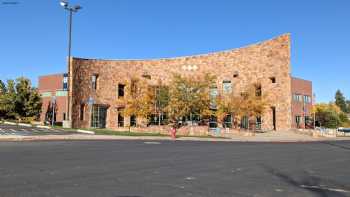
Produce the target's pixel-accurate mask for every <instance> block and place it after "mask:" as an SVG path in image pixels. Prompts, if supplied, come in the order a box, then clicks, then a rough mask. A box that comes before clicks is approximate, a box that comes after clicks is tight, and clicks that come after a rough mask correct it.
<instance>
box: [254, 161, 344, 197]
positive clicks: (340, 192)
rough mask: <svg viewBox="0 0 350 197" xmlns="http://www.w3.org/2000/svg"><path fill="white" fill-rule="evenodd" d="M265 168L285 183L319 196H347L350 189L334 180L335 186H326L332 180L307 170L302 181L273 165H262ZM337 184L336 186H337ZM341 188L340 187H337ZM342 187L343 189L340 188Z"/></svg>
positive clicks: (333, 184)
mask: <svg viewBox="0 0 350 197" xmlns="http://www.w3.org/2000/svg"><path fill="white" fill-rule="evenodd" d="M261 166H262V168H263V169H265V170H266V171H267V172H268V173H270V174H272V175H273V176H276V177H278V178H279V179H280V180H282V181H284V182H285V183H288V184H290V185H292V186H294V187H296V188H299V189H304V190H307V191H310V192H312V193H314V194H316V195H317V196H320V197H327V196H336V197H346V196H348V195H347V193H348V191H346V190H344V188H345V186H344V185H341V184H338V183H335V182H332V183H331V184H332V186H333V187H328V186H325V184H324V183H325V182H328V183H330V180H329V179H327V180H324V179H321V178H319V177H315V176H311V175H308V173H307V172H304V173H303V174H304V178H303V179H302V180H300V181H298V180H295V179H293V178H292V177H291V176H289V175H287V174H285V173H282V172H281V171H279V170H276V169H274V168H272V167H269V166H266V165H261ZM335 186H336V188H335ZM337 188H339V189H337ZM340 188H341V189H340Z"/></svg>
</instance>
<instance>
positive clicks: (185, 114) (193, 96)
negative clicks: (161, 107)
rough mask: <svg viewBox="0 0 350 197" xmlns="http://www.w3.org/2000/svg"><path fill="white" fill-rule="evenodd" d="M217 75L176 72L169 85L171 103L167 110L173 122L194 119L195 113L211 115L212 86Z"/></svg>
mask: <svg viewBox="0 0 350 197" xmlns="http://www.w3.org/2000/svg"><path fill="white" fill-rule="evenodd" d="M214 82H215V76H212V75H210V74H204V75H199V76H190V77H186V76H181V75H179V74H174V75H173V78H172V80H171V85H170V86H169V103H168V105H167V107H166V112H167V114H168V116H169V118H170V121H171V122H172V123H175V124H177V123H178V122H179V121H180V120H182V119H185V120H192V117H193V115H199V116H201V117H203V116H209V115H210V114H212V111H211V109H210V96H209V89H210V86H211V85H212V84H213V83H214Z"/></svg>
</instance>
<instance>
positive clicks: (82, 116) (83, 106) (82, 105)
mask: <svg viewBox="0 0 350 197" xmlns="http://www.w3.org/2000/svg"><path fill="white" fill-rule="evenodd" d="M84 108H85V105H84V104H80V120H84Z"/></svg>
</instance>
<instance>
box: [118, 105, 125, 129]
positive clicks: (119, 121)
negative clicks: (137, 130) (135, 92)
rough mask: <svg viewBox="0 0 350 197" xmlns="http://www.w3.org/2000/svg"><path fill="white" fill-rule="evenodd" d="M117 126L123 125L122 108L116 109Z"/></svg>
mask: <svg viewBox="0 0 350 197" xmlns="http://www.w3.org/2000/svg"><path fill="white" fill-rule="evenodd" d="M118 127H124V109H118Z"/></svg>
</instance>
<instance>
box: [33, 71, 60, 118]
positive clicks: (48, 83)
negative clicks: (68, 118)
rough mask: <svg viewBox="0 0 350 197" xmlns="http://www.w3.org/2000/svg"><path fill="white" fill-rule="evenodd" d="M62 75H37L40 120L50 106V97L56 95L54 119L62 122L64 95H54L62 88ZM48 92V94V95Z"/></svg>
mask: <svg viewBox="0 0 350 197" xmlns="http://www.w3.org/2000/svg"><path fill="white" fill-rule="evenodd" d="M63 75H64V74H53V75H45V76H40V77H39V83H38V90H39V93H40V94H41V95H42V96H41V97H42V102H43V105H42V108H41V110H42V112H41V114H40V121H41V122H43V121H45V115H46V113H47V111H48V110H50V109H49V108H50V107H52V105H51V104H50V103H51V100H52V97H53V96H55V97H56V109H55V110H56V113H55V114H56V121H57V122H62V121H63V119H64V113H66V108H67V106H66V103H67V97H66V96H59V95H57V96H56V92H57V91H61V90H63ZM48 94H49V95H48Z"/></svg>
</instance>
